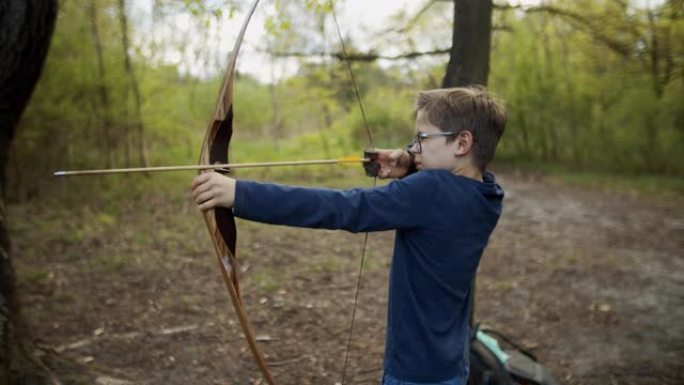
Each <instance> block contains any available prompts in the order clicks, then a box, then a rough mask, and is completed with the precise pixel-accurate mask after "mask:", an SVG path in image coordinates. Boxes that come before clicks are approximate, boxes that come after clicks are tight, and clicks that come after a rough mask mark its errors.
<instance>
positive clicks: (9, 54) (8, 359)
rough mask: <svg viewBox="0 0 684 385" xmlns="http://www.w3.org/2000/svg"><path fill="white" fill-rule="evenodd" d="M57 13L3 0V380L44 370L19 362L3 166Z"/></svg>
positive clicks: (45, 3) (36, 3)
mask: <svg viewBox="0 0 684 385" xmlns="http://www.w3.org/2000/svg"><path fill="white" fill-rule="evenodd" d="M56 17H57V1H56V0H3V1H2V2H0V384H2V385H4V384H9V383H13V384H14V383H20V379H23V380H24V381H30V379H33V380H37V381H39V382H40V378H41V376H38V375H36V374H35V373H31V370H28V372H22V371H21V370H19V369H18V368H17V361H19V358H20V357H17V356H16V355H17V354H20V352H21V351H22V349H19V348H17V347H18V346H22V345H23V343H24V339H25V338H26V337H27V331H26V330H25V327H24V324H23V322H22V321H21V311H20V307H19V301H18V300H17V295H16V283H15V278H14V268H13V266H12V259H11V250H10V239H9V235H8V233H7V225H6V223H7V222H6V221H7V217H6V212H5V205H4V199H5V189H6V186H5V167H6V165H7V154H8V152H9V148H10V145H11V143H12V139H13V137H14V133H15V130H16V127H17V124H18V122H19V118H20V117H21V114H22V113H23V112H24V109H25V108H26V105H27V104H28V101H29V98H30V96H31V93H32V91H33V88H34V86H35V85H36V82H37V81H38V78H39V77H40V73H41V70H42V68H43V63H44V61H45V57H46V55H47V52H48V48H49V45H50V37H51V36H52V31H53V29H54V25H55V18H56Z"/></svg>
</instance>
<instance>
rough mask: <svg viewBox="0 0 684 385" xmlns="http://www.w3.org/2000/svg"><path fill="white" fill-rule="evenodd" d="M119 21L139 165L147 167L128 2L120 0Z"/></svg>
mask: <svg viewBox="0 0 684 385" xmlns="http://www.w3.org/2000/svg"><path fill="white" fill-rule="evenodd" d="M119 21H120V23H121V45H122V47H123V54H124V69H125V71H126V77H127V78H128V84H129V86H130V90H131V91H132V92H133V103H134V108H135V117H134V120H135V127H136V133H137V134H138V138H137V139H138V140H137V147H138V162H139V163H138V164H139V166H140V167H147V166H148V163H147V145H146V144H145V126H144V123H143V120H142V112H141V111H140V105H141V104H142V101H141V99H142V98H141V96H140V87H139V86H138V78H137V77H136V76H135V71H134V69H133V64H132V63H131V55H130V53H129V52H128V50H129V45H130V44H129V40H128V18H127V16H126V1H125V0H119Z"/></svg>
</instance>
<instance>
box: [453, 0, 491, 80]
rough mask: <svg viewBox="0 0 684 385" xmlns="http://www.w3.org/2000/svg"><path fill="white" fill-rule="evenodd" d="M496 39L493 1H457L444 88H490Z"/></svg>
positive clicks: (455, 1) (455, 2) (455, 0)
mask: <svg viewBox="0 0 684 385" xmlns="http://www.w3.org/2000/svg"><path fill="white" fill-rule="evenodd" d="M491 40H492V0H454V27H453V37H452V44H451V51H450V53H449V64H448V66H447V71H446V75H445V76H444V80H443V81H442V87H459V86H467V85H470V84H480V85H483V86H486V85H487V77H488V76H489V55H490V52H489V51H490V46H491Z"/></svg>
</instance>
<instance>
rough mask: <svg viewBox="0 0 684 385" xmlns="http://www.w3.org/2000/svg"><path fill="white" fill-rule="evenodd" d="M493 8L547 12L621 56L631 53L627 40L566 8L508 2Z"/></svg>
mask: <svg viewBox="0 0 684 385" xmlns="http://www.w3.org/2000/svg"><path fill="white" fill-rule="evenodd" d="M494 9H497V10H512V9H518V10H522V11H523V12H525V13H547V14H550V15H554V16H560V17H563V18H565V19H567V20H569V21H570V22H572V23H574V24H575V25H576V26H577V27H578V28H580V29H582V30H585V31H586V32H588V33H589V34H590V35H591V36H592V37H593V38H594V39H596V40H598V41H599V42H600V43H603V44H604V45H606V46H607V47H608V48H610V49H611V50H613V51H614V52H616V53H618V54H619V55H621V56H624V57H627V56H630V55H631V54H632V46H631V44H629V43H628V42H624V41H620V40H616V39H613V38H611V37H610V36H608V35H607V34H605V33H603V31H601V30H600V29H599V27H597V26H596V25H594V24H593V23H592V22H591V18H589V17H586V16H583V15H580V14H579V13H576V12H573V11H571V10H568V9H563V8H559V7H555V6H552V5H539V6H524V5H510V4H494Z"/></svg>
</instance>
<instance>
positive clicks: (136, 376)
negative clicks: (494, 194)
mask: <svg viewBox="0 0 684 385" xmlns="http://www.w3.org/2000/svg"><path fill="white" fill-rule="evenodd" d="M500 183H501V184H502V185H504V187H505V188H506V191H507V197H506V200H505V212H504V216H503V217H502V220H501V222H500V225H499V227H498V228H497V230H496V232H495V234H494V235H493V237H492V239H491V242H490V246H489V248H488V249H487V251H486V253H485V256H484V259H483V263H482V266H481V268H480V274H479V278H478V284H477V286H478V292H477V311H476V318H477V320H478V321H479V322H482V323H484V324H486V325H488V326H490V327H493V328H495V329H498V330H500V331H502V332H504V333H506V334H508V335H510V336H512V337H514V338H515V339H517V340H518V341H521V342H523V343H524V344H525V345H527V346H529V347H531V348H532V350H533V351H534V352H535V353H536V354H537V355H538V356H539V357H540V359H541V360H542V361H543V362H545V363H546V364H547V365H548V366H549V367H550V368H551V369H552V370H553V371H554V373H555V374H556V375H557V376H558V377H559V378H560V379H562V380H563V383H566V384H577V385H579V384H591V385H594V384H682V383H684V359H682V356H683V355H684V322H683V321H682V319H684V215H683V214H684V200H683V199H682V197H669V198H667V197H649V196H643V195H634V194H629V193H624V192H623V193H614V192H609V191H600V190H597V189H592V188H586V187H577V186H572V185H568V184H566V183H565V184H563V183H559V182H553V181H551V180H549V179H548V178H545V177H543V176H535V175H530V174H524V175H523V174H516V173H505V174H503V175H500ZM137 198H138V199H135V200H134V201H130V202H129V203H127V204H123V205H117V206H116V207H114V208H112V207H111V202H97V201H93V202H88V204H87V205H85V206H82V207H77V208H70V209H58V208H56V207H54V206H51V205H48V204H23V205H14V206H11V207H10V208H9V214H10V218H9V219H10V225H11V227H12V237H13V242H14V260H15V266H16V268H17V270H18V275H19V279H20V293H21V296H22V302H23V305H24V311H25V313H26V316H27V318H28V319H29V320H30V324H31V326H32V328H33V330H34V333H35V335H37V336H38V337H39V338H40V339H41V341H42V342H43V343H44V344H45V346H46V348H47V349H48V350H53V351H56V352H59V353H60V354H61V355H62V356H64V357H67V358H69V359H73V360H75V361H78V362H79V363H80V364H81V365H82V367H86V368H88V369H90V370H91V371H92V373H93V374H94V375H95V377H94V378H97V379H89V380H85V382H86V383H87V382H89V381H90V382H91V383H92V382H97V383H99V384H124V383H135V384H258V383H262V382H261V379H260V376H259V374H258V372H257V370H256V366H255V365H254V363H253V360H252V358H251V355H250V353H249V351H248V350H247V347H246V343H245V341H244V339H243V338H242V334H241V332H240V330H239V325H238V323H237V319H236V318H235V316H234V313H233V310H232V307H231V304H230V300H229V298H228V297H227V293H226V292H225V289H224V288H223V287H222V282H221V280H220V277H219V273H218V269H217V266H216V261H215V260H214V257H213V255H212V254H211V252H212V250H211V247H210V242H209V239H208V236H207V234H206V230H205V228H204V225H203V223H202V222H201V219H200V215H199V214H198V213H197V212H196V210H195V208H194V207H193V205H192V204H191V203H190V201H189V199H188V194H187V191H182V192H177V193H173V192H170V193H168V194H165V195H162V194H158V193H154V194H153V193H150V194H145V195H143V196H140V197H137ZM104 212H108V213H109V214H105V213H104ZM238 231H239V233H238V237H239V238H238V239H239V240H238V256H239V258H240V259H241V260H242V261H243V262H242V265H241V271H242V274H241V284H242V291H243V294H244V297H245V304H246V308H247V310H248V312H249V316H250V318H251V320H252V322H253V324H254V329H255V330H256V333H257V334H258V337H259V340H260V341H261V347H262V349H263V351H264V352H265V353H266V356H267V360H268V361H269V362H270V363H271V366H272V367H273V372H274V374H275V377H276V378H277V379H278V380H279V382H280V383H281V384H286V385H287V384H301V385H305V384H335V383H338V382H340V381H341V378H342V374H341V372H342V366H343V361H344V352H345V341H346V337H347V331H348V329H349V322H350V318H351V311H352V306H353V302H354V292H355V290H356V287H355V285H356V278H357V274H358V265H359V261H360V254H361V244H362V239H363V235H352V234H347V233H344V232H333V231H314V230H301V229H290V228H283V227H274V226H265V225H259V224H254V223H248V222H244V221H241V222H239V223H238ZM391 246H392V234H391V233H376V234H371V236H370V241H369V245H368V249H369V253H368V256H367V263H366V265H365V267H364V270H363V281H362V282H363V283H362V285H361V291H360V295H359V301H358V310H357V316H356V319H357V323H356V328H355V334H354V338H353V343H352V349H351V362H350V368H349V369H348V374H347V376H348V380H350V381H348V383H350V384H351V383H354V384H377V383H378V378H379V376H380V374H381V360H382V351H383V344H384V327H385V306H386V301H387V273H388V266H389V255H390V252H391ZM55 366H56V367H58V368H59V367H62V368H63V370H64V371H63V372H60V371H59V369H58V373H57V374H58V375H59V376H61V377H62V378H63V379H66V380H65V383H77V380H76V379H74V377H70V374H69V372H68V369H66V368H67V367H66V366H60V365H55ZM117 381H121V382H117ZM124 381H126V382H124Z"/></svg>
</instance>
